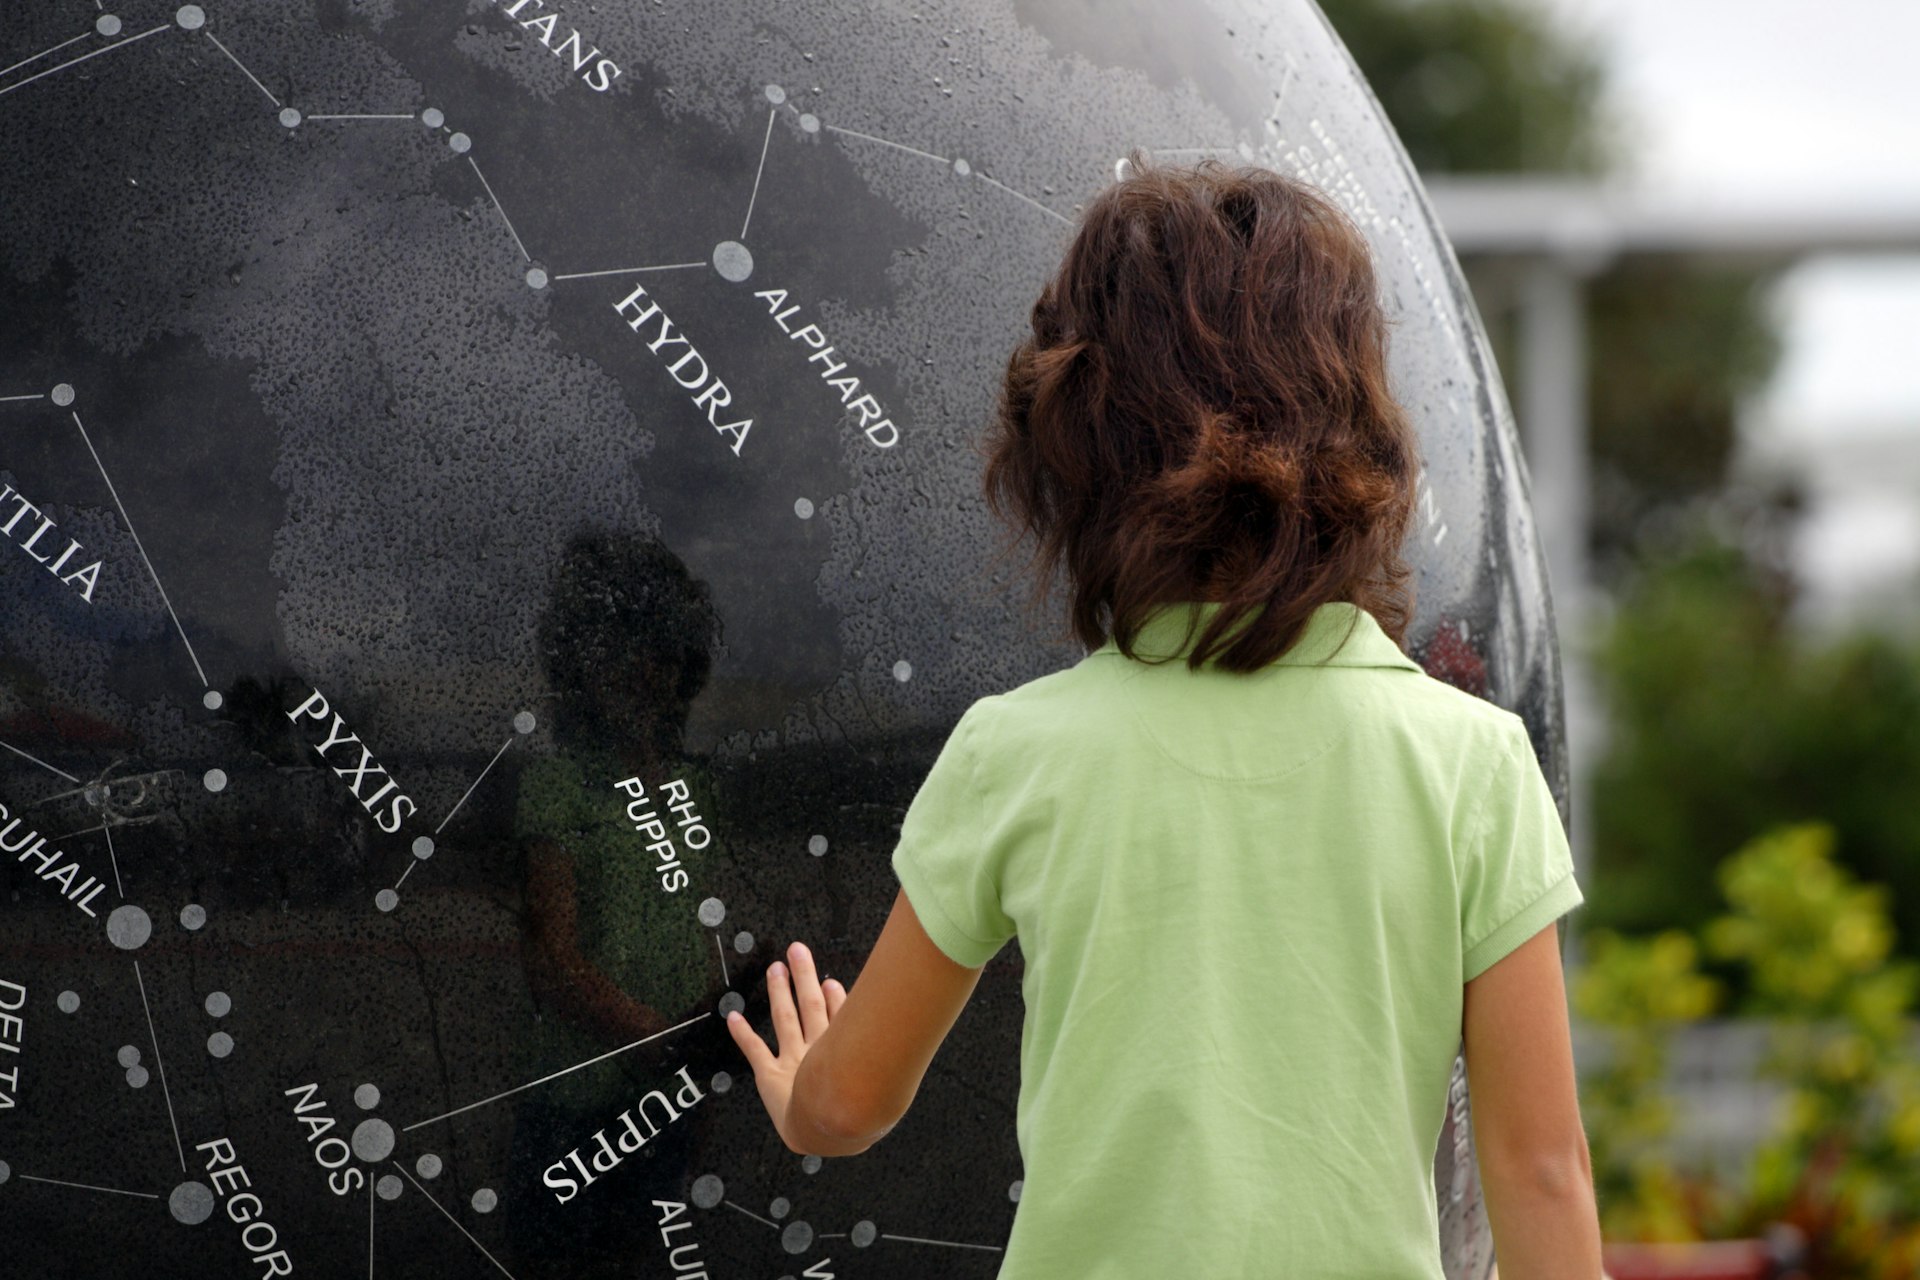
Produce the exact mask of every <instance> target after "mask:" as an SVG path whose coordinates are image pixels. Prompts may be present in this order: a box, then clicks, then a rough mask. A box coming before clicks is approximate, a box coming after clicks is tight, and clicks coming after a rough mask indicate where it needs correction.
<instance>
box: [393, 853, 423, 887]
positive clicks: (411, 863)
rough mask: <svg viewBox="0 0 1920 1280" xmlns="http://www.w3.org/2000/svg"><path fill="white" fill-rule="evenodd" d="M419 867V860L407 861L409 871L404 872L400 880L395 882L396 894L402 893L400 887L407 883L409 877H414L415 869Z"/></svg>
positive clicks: (411, 859)
mask: <svg viewBox="0 0 1920 1280" xmlns="http://www.w3.org/2000/svg"><path fill="white" fill-rule="evenodd" d="M419 865H420V860H419V859H418V858H409V859H407V869H406V870H405V871H402V872H401V873H400V878H399V879H398V880H395V881H394V882H393V888H394V892H396V893H398V892H399V891H400V886H401V885H403V884H405V883H406V882H407V877H408V876H410V875H412V874H413V869H414V868H415V867H417V866H419Z"/></svg>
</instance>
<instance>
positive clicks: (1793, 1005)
mask: <svg viewBox="0 0 1920 1280" xmlns="http://www.w3.org/2000/svg"><path fill="white" fill-rule="evenodd" d="M1835 841H1836V837H1835V833H1834V829H1833V828H1832V827H1831V826H1829V825H1827V824H1825V823H1821V822H1805V823H1797V824H1792V825H1787V826H1782V827H1778V828H1775V829H1773V830H1771V831H1769V832H1767V833H1765V834H1763V835H1761V836H1759V837H1757V838H1755V839H1754V840H1752V841H1750V842H1749V843H1747V844H1746V845H1745V846H1744V847H1742V848H1741V849H1740V850H1739V851H1738V852H1736V853H1735V854H1734V855H1733V856H1732V857H1730V858H1728V859H1727V860H1726V861H1725V862H1723V863H1721V864H1720V866H1719V867H1718V869H1717V873H1716V876H1715V881H1716V884H1717V887H1718V888H1719V890H1720V892H1721V894H1722V896H1723V897H1724V900H1725V903H1726V906H1727V910H1725V911H1724V912H1722V913H1721V914H1718V915H1716V916H1714V917H1713V918H1712V919H1711V920H1709V921H1707V922H1706V923H1705V925H1704V926H1703V927H1702V928H1701V929H1699V930H1697V931H1688V930H1666V931H1663V932H1661V933H1660V934H1658V935H1655V936H1653V937H1643V938H1630V937H1625V936H1622V935H1620V934H1618V933H1615V932H1614V931H1612V930H1606V929H1600V930H1595V931H1593V932H1592V934H1591V947H1592V951H1591V962H1590V963H1589V964H1588V965H1587V966H1586V967H1585V968H1583V969H1582V970H1581V972H1580V973H1579V974H1578V975H1577V976H1576V977H1575V979H1574V982H1573V990H1572V993H1571V994H1572V999H1573V1006H1574V1008H1575V1010H1576V1011H1578V1012H1579V1014H1580V1015H1581V1016H1582V1017H1583V1018H1585V1019H1587V1020H1588V1021H1590V1022H1591V1023H1593V1024H1596V1025H1598V1026H1600V1027H1602V1028H1604V1029H1605V1032H1606V1035H1607V1038H1608V1042H1609V1054H1608V1062H1607V1064H1606V1066H1605V1067H1603V1068H1602V1069H1600V1070H1596V1071H1590V1072H1588V1073H1586V1074H1585V1076H1584V1077H1583V1079H1582V1082H1581V1095H1582V1096H1581V1106H1582V1111H1583V1114H1584V1116H1585V1119H1586V1122H1587V1126H1588V1129H1589V1132H1590V1144H1591V1146H1592V1150H1593V1154H1594V1180H1595V1187H1596V1189H1597V1191H1598V1193H1599V1200H1600V1212H1601V1221H1602V1225H1603V1227H1604V1229H1605V1232H1606V1234H1607V1235H1608V1236H1609V1237H1610V1238H1613V1239H1632V1240H1709V1239H1723V1238H1729V1237H1739V1236H1753V1235H1759V1234H1761V1233H1762V1232H1764V1230H1765V1229H1766V1227H1767V1226H1768V1225H1769V1224H1771V1223H1774V1222H1788V1223H1792V1224H1793V1225H1794V1226H1796V1227H1798V1228H1799V1229H1800V1230H1801V1231H1802V1232H1803V1233H1804V1234H1805V1236H1806V1239H1807V1244H1808V1249H1809V1257H1808V1259H1807V1273H1808V1275H1809V1276H1810V1277H1811V1278H1812V1280H1842V1278H1844V1280H1894V1278H1895V1277H1902V1278H1905V1277H1911V1276H1913V1275H1915V1274H1916V1273H1920V1159H1917V1158H1916V1157H1920V1056H1916V1053H1915V1045H1914V1022H1913V1018H1912V1014H1913V1006H1914V1000H1915V997H1916V995H1917V994H1920V966H1917V965H1915V964H1914V963H1913V962H1911V961H1905V960H1895V959H1892V958H1891V956H1892V952H1893V944H1894V940H1895V930H1894V927H1893V924H1892V921H1891V919H1890V918H1889V916H1888V910H1887V908H1888V901H1889V895H1888V893H1887V890H1886V888H1885V887H1884V886H1882V885H1875V884H1862V883H1860V882H1859V881H1858V880H1856V879H1855V877H1853V876H1852V875H1851V873H1849V872H1848V871H1847V870H1846V869H1845V868H1844V867H1842V866H1841V865H1839V864H1838V863H1837V862H1835V860H1834V856H1833V855H1834V848H1835ZM1703 956H1704V957H1710V958H1712V959H1716V960H1719V961H1721V962H1724V963H1728V964H1730V965H1733V966H1735V967H1736V968H1737V969H1738V971H1739V972H1740V975H1741V977H1742V979H1743V981H1742V982H1741V984H1740V985H1741V987H1742V989H1743V990H1744V992H1745V994H1744V995H1743V996H1742V997H1740V998H1739V999H1738V1000H1737V1001H1734V1002H1732V1008H1731V1009H1730V1010H1729V1011H1730V1012H1731V1013H1733V1014H1734V1015H1736V1016H1747V1017H1764V1018H1767V1019H1768V1020H1769V1021H1770V1023H1771V1026H1772V1044H1771V1048H1770V1050H1769V1053H1768V1055H1767V1057H1766V1059H1765V1061H1764V1062H1763V1063H1762V1065H1761V1072H1762V1075H1763V1076H1764V1077H1766V1078H1768V1079H1770V1080H1772V1081H1775V1082H1777V1083H1778V1084H1779V1085H1780V1086H1781V1087H1782V1090H1783V1096H1782V1103H1781V1106H1780V1107H1779V1109H1778V1111H1777V1113H1776V1115H1775V1117H1774V1120H1773V1124H1772V1126H1771V1127H1770V1129H1769V1130H1768V1131H1767V1132H1766V1133H1765V1134H1764V1135H1763V1136H1762V1138H1761V1140H1760V1143H1759V1147H1758V1150H1757V1153H1756V1155H1755V1158H1754V1160H1753V1162H1752V1164H1751V1165H1750V1166H1749V1167H1748V1169H1747V1170H1746V1171H1745V1173H1744V1174H1743V1175H1742V1176H1739V1177H1734V1178H1727V1177H1723V1176H1720V1175H1716V1174H1714V1173H1712V1172H1703V1171H1700V1170H1694V1169H1688V1168H1684V1167H1682V1166H1681V1165H1680V1164H1679V1163H1678V1162H1676V1161H1674V1160H1673V1159H1672V1158H1670V1155H1669V1151H1668V1140H1669V1139H1670V1136H1671V1126H1672V1118H1673V1107H1674V1101H1673V1099H1672V1098H1670V1097H1668V1096H1666V1095H1665V1093H1664V1092H1663V1081H1664V1076H1665V1067H1666V1056H1667V1048H1668V1042H1669V1040H1670V1038H1671V1036H1672V1034H1673V1032H1674V1030H1675V1029H1676V1028H1677V1027H1679V1026H1681V1025H1683V1024H1686V1023H1689V1022H1693V1021H1697V1020H1699V1019H1701V1018H1703V1017H1706V1016H1708V1015H1709V1014H1710V1013H1713V1012H1715V1011H1716V1010H1717V1009H1719V1008H1720V1007H1721V1005H1722V1004H1723V1002H1724V998H1725V994H1726V993H1725V989H1724V988H1723V987H1722V986H1721V985H1720V984H1719V983H1718V982H1717V981H1716V980H1715V979H1714V978H1712V977H1710V976H1708V975H1706V974H1704V973H1701V972H1700V971H1699V969H1698V968H1697V962H1698V961H1699V960H1700V959H1701V958H1702V957H1703Z"/></svg>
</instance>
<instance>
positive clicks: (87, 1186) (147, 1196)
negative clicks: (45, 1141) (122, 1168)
mask: <svg viewBox="0 0 1920 1280" xmlns="http://www.w3.org/2000/svg"><path fill="white" fill-rule="evenodd" d="M19 1176H20V1180H21V1181H22V1182H51V1183H52V1184H53V1185H54V1186H56V1187H78V1188H80V1190H82V1191H105V1192H106V1193H107V1194H109V1195H116V1196H139V1197H140V1198H141V1199H142V1200H158V1199H159V1198H160V1197H159V1196H156V1195H154V1194H153V1193H152V1192H150V1191H122V1190H121V1189H120V1188H118V1187H96V1186H94V1185H93V1184H92V1183H91V1182H62V1181H61V1180H60V1179H58V1178H36V1177H34V1176H33V1175H32V1174H30V1173H23V1174H21V1175H19Z"/></svg>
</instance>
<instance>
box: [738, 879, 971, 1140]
mask: <svg viewBox="0 0 1920 1280" xmlns="http://www.w3.org/2000/svg"><path fill="white" fill-rule="evenodd" d="M979 981H980V970H979V969H968V968H966V967H964V966H962V965H958V964H955V963H954V962H953V961H952V960H950V959H948V958H947V955H946V953H945V952H943V951H941V950H940V948H939V947H937V946H935V945H934V943H933V939H931V938H929V937H928V936H927V934H926V931H925V930H924V929H922V928H921V927H920V919H919V917H918V916H916V915H915V914H914V911H913V906H912V904H911V903H909V902H908V901H907V894H906V890H904V889H902V890H901V891H900V892H899V893H898V895H896V896H895V898H894V900H893V912H892V914H890V915H889V916H888V917H887V923H886V927H885V928H883V929H882V930H881V931H880V940H879V941H878V942H876V943H874V945H873V954H872V955H870V956H868V957H867V964H866V967H865V968H864V969H862V970H861V972H860V980H859V981H858V982H857V983H856V984H855V985H854V988H853V990H852V991H848V990H846V989H845V988H844V987H842V986H841V985H840V983H839V982H837V981H835V980H834V979H831V978H829V979H828V980H827V981H826V982H825V983H824V984H823V983H822V982H821V981H820V977H819V974H818V973H816V972H815V970H814V965H813V953H812V952H810V951H809V950H808V949H807V947H806V946H805V944H803V943H800V942H795V943H793V944H792V945H791V946H789V947H788V948H787V964H785V965H783V964H781V963H779V962H778V961H775V962H774V964H773V965H772V966H771V967H770V968H769V969H768V970H767V995H768V998H769V1001H770V1003H771V1005H772V1013H773V1029H774V1035H775V1037H776V1039H777V1041H778V1045H779V1048H778V1052H777V1054H776V1052H775V1051H774V1050H771V1049H769V1048H768V1047H767V1044H766V1042H765V1041H764V1040H762V1039H761V1038H760V1035H759V1033H758V1032H756V1031H755V1030H754V1029H753V1026H752V1024H750V1023H749V1022H748V1021H747V1020H746V1018H745V1017H744V1016H743V1015H741V1014H738V1013H735V1014H731V1015H729V1016H728V1018H727V1029H728V1030H729V1031H731V1032H732V1033H733V1038H734V1041H735V1043H737V1044H738V1045H739V1046H740V1049H741V1051H742V1052H743V1053H745V1054H746V1055H747V1061H748V1062H749V1063H750V1064H751V1065H752V1067H753V1079H754V1084H755V1085H756V1086H757V1087H758V1088H759V1090H760V1100H761V1101H762V1102H764V1103H765V1104H766V1107H767V1114H768V1115H769V1116H771V1117H772V1118H773V1126H774V1128H775V1129H776V1130H778V1131H779V1134H780V1137H781V1139H782V1140H783V1141H784V1142H785V1143H786V1144H787V1146H788V1148H789V1149H791V1150H793V1151H795V1152H798V1153H800V1154H802V1155H816V1156H850V1155H856V1154H858V1153H859V1152H862V1151H865V1150H866V1149H867V1148H868V1147H870V1146H872V1145H873V1144H874V1143H875V1142H878V1141H879V1140H880V1139H881V1138H882V1137H884V1136H886V1134H887V1132H888V1131H889V1130H890V1129H892V1128H893V1126H894V1125H896V1124H898V1123H899V1121H900V1117H901V1116H903V1115H905V1114H906V1111H907V1107H908V1106H909V1105H910V1104H911V1103H912V1102H913V1095H914V1094H915V1093H917V1092H918V1091H919V1089H920V1080H921V1078H922V1077H923V1076H925V1075H926V1072H927V1065H928V1064H929V1063H930V1062H932V1061H933V1055H934V1051H935V1050H937V1049H938V1048H939V1047H940V1044H941V1042H942V1041H943V1040H945V1039H946V1038H947V1032H948V1031H950V1030H952V1028H953V1024H954V1021H955V1020H956V1019H958V1018H959V1016H960V1010H961V1009H962V1008H963V1007H964V1006H965V1005H966V1003H967V999H968V997H970V996H971V995H972V994H973V989H974V987H975V986H976V985H977V984H978V983H979Z"/></svg>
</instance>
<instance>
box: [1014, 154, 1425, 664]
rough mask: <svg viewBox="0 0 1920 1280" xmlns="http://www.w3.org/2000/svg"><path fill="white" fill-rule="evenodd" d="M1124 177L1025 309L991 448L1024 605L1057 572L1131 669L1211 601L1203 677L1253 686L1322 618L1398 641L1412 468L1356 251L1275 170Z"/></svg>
mask: <svg viewBox="0 0 1920 1280" xmlns="http://www.w3.org/2000/svg"><path fill="white" fill-rule="evenodd" d="M1126 168H1128V169H1130V170H1131V172H1130V173H1128V174H1127V176H1125V177H1122V178H1121V179H1120V180H1118V181H1116V182H1114V183H1113V184H1112V185H1110V186H1108V187H1107V188H1106V189H1105V190H1103V191H1101V192H1100V193H1099V194H1098V195H1097V196H1096V197H1095V198H1094V199H1093V201H1092V202H1091V204H1090V205H1089V206H1088V207H1087V209H1086V212H1085V214H1084V215H1083V216H1082V218H1081V221H1080V225H1079V227H1078V229H1077V231H1076V233H1075V235H1074V238H1073V242H1072V244H1071V245H1070V246H1069V247H1068V249H1067V252H1066V256H1065V258H1064V259H1063V260H1062V262H1061V263H1060V267H1059V269H1058V270H1057V271H1056V272H1055V274H1054V276H1053V278H1052V279H1051V280H1049V281H1048V282H1047V285H1046V287H1045V288H1044V289H1043V290H1042V292H1041V294H1040V297H1039V300H1038V301H1036V302H1035V303H1034V306H1033V313H1032V329H1033V332H1032V336H1031V337H1029V338H1027V339H1025V340H1023V341H1022V342H1021V343H1020V344H1019V345H1018V346H1017V347H1016V348H1015V349H1014V351H1013V354H1012V355H1011V356H1010V357H1009V358H1008V360H1007V371H1006V380H1005V384H1004V386H1003V387H1002V389H1001V393H1000V396H999V401H998V405H997V409H996V413H995V418H994V421H993V423H992V426H991V428H990V430H989V432H988V435H987V439H986V441H985V449H986V454H987V460H986V474H985V487H986V496H987V500H988V502H989V504H990V506H991V508H992V510H993V511H994V512H995V513H996V514H997V515H999V516H1000V517H1002V518H1004V519H1005V520H1007V521H1008V522H1009V524H1011V525H1012V526H1013V529H1014V536H1015V540H1016V544H1017V542H1018V541H1019V540H1021V539H1023V538H1024V537H1025V536H1027V535H1031V536H1032V537H1034V539H1035V540H1036V546H1035V548H1034V556H1033V567H1034V568H1035V569H1036V571H1037V572H1036V574H1035V580H1034V587H1035V596H1036V600H1038V599H1039V598H1040V597H1042V596H1044V594H1045V593H1046V591H1047V589H1048V587H1049V586H1050V585H1051V584H1052V583H1053V581H1054V580H1055V578H1056V575H1058V574H1062V573H1063V574H1064V576H1065V579H1066V585H1067V587H1068V593H1069V615H1070V618H1071V622H1072V626H1073V630H1074V633H1075V635H1076V636H1078V637H1079V639H1080V640H1081V641H1082V643H1084V644H1085V645H1086V646H1087V647H1088V648H1089V649H1092V648H1097V647H1099V646H1100V645H1102V644H1104V643H1106V641H1107V640H1108V639H1112V640H1113V641H1114V642H1115V643H1116V644H1117V645H1118V646H1119V648H1120V650H1121V651H1122V652H1123V653H1126V654H1127V655H1128V656H1129V657H1136V656H1138V655H1136V654H1135V653H1134V649H1133V646H1134V643H1135V641H1136V639H1137V636H1138V632H1139V629H1140V626H1141V624H1142V623H1143V622H1144V621H1145V619H1146V618H1147V616H1148V615H1149V614H1151V613H1152V612H1153V611H1154V610H1155V608H1157V607H1158V606H1160V605H1163V604H1171V603H1181V602H1187V601H1196V600H1209V601H1218V602H1219V603H1220V606H1221V607H1220V608H1219V609H1217V610H1215V611H1214V614H1213V617H1212V618H1211V619H1210V620H1209V621H1208V623H1207V625H1206V626H1205V627H1204V628H1203V629H1202V630H1201V632H1200V634H1199V635H1198V637H1197V638H1194V643H1193V645H1192V647H1191V648H1190V650H1189V651H1188V654H1187V662H1188V665H1189V666H1191V667H1194V668H1198V667H1200V666H1201V665H1202V664H1203V663H1206V662H1208V661H1213V662H1215V663H1216V665H1218V666H1220V667H1222V668H1225V669H1227V670H1232V671H1252V670H1256V669H1258V668H1260V667H1262V666H1265V665H1266V664H1267V663H1269V662H1271V661H1273V660H1274V659H1275V658H1277V657H1279V656H1280V655H1281V654H1283V653H1285V652H1286V651H1287V649H1288V648H1290V647H1291V646H1292V644H1293V643H1294V641H1295V640H1296V639H1297V638H1298V635H1299V632H1300V629H1301V627H1302V625H1303V624H1304V623H1305V621H1306V619H1307V616H1308V615H1309V614H1311V613H1312V612H1313V610H1314V609H1315V608H1317V607H1318V606H1319V605H1321V604H1323V603H1326V602H1329V601H1337V600H1346V601H1351V602H1353V603H1355V604H1358V605H1360V606H1361V607H1362V608H1364V609H1366V610H1367V611H1368V612H1369V613H1370V614H1372V615H1373V616H1374V618H1375V619H1376V620H1377V621H1378V622H1379V623H1380V626H1381V628H1382V630H1384V631H1386V632H1387V633H1388V634H1389V635H1391V636H1392V637H1393V639H1394V641H1395V642H1396V643H1402V642H1403V637H1404V635H1405V633H1406V628H1407V624H1408V622H1409V621H1410V620H1411V618H1412V612H1413V602H1412V589H1411V587H1410V586H1409V584H1408V579H1409V578H1410V577H1411V576H1412V575H1411V570H1410V569H1409V568H1408V567H1407V565H1406V564H1405V563H1404V562H1403V561H1402V560H1401V557H1400V546H1401V543H1402V540H1403V539H1404V537H1405V534H1406V531H1407V527H1408V524H1409V522H1410V521H1411V519H1412V513H1413V505H1414V486H1415V483H1416V480H1417V478H1418V472H1419V466H1420V463H1419V458H1418V445H1417V441H1416V439H1415V437H1414V434H1413V430H1412V428H1411V426H1410V425H1409V423H1408V420H1407V415H1406V413H1405V411H1404V410H1403V409H1402V408H1401V407H1400V405H1399V404H1397V403H1396V402H1395V401H1394V399H1393V397H1392V395H1391V394H1389V392H1388V388H1387V365H1386V361H1387V342H1386V320H1385V317H1384V315H1383V314H1382V311H1381V307H1380V302H1379V299H1378V296H1377V294H1376V285H1375V280H1374V274H1373V268H1372V264H1371V262H1370V260H1369V257H1368V252H1367V246H1366V242H1365V241H1364V240H1363V239H1362V238H1361V235H1360V232H1359V231H1358V230H1357V229H1356V228H1355V227H1354V225H1353V224H1352V223H1351V222H1350V221H1349V220H1348V219H1347V217H1346V216H1345V215H1344V214H1343V213H1342V212H1341V211H1340V210H1339V209H1338V208H1337V207H1336V206H1335V205H1334V204H1333V203H1332V202H1331V201H1329V200H1328V199H1327V198H1326V197H1325V196H1324V195H1321V194H1320V193H1318V192H1317V191H1315V190H1314V189H1313V188H1311V187H1309V186H1307V185H1305V184H1304V183H1301V182H1297V181H1295V180H1293V179H1291V178H1288V177H1285V176H1284V175H1281V174H1278V173H1274V172H1272V171H1270V170H1265V169H1258V168H1252V167H1246V168H1232V169H1230V168H1228V167H1227V166H1225V165H1223V164H1221V163H1220V162H1218V161H1215V160H1206V161H1202V162H1201V163H1200V164H1198V165H1193V166H1181V167H1171V166H1169V167H1163V168H1156V167H1154V166H1153V165H1152V164H1151V163H1150V162H1149V161H1148V160H1147V158H1146V157H1145V156H1144V155H1143V154H1142V153H1141V152H1139V151H1135V152H1133V153H1132V154H1131V155H1129V156H1128V158H1127V161H1126Z"/></svg>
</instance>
